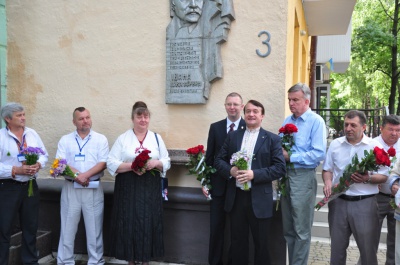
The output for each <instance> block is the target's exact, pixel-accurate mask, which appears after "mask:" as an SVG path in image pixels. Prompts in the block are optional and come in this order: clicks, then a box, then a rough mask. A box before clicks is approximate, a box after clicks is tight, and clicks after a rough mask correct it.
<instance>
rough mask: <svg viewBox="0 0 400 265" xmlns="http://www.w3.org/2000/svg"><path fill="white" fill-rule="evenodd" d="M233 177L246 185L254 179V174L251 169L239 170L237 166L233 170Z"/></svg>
mask: <svg viewBox="0 0 400 265" xmlns="http://www.w3.org/2000/svg"><path fill="white" fill-rule="evenodd" d="M231 176H232V177H234V178H236V180H237V181H238V182H239V183H240V184H243V185H244V184H245V183H246V182H248V181H251V180H252V179H254V172H253V170H251V169H247V170H239V169H238V167H237V166H234V167H232V168H231Z"/></svg>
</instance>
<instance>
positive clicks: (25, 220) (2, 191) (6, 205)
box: [0, 180, 40, 265]
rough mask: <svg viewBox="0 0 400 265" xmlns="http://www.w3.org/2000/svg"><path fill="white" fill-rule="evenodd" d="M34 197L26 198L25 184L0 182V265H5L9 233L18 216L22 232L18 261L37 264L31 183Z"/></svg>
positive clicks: (34, 200)
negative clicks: (19, 259) (19, 258)
mask: <svg viewBox="0 0 400 265" xmlns="http://www.w3.org/2000/svg"><path fill="white" fill-rule="evenodd" d="M33 192H34V196H32V197H28V185H27V184H26V185H21V184H16V183H12V182H10V181H4V180H0V264H1V265H7V264H8V252H9V248H10V238H11V231H12V229H13V227H14V225H15V223H14V220H15V218H16V216H17V214H19V222H20V225H21V230H22V246H21V260H22V263H23V264H32V265H37V264H38V256H37V251H36V232H37V229H38V219H39V218H38V216H39V200H40V198H39V190H38V186H37V183H36V180H33Z"/></svg>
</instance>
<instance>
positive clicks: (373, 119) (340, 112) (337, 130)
mask: <svg viewBox="0 0 400 265" xmlns="http://www.w3.org/2000/svg"><path fill="white" fill-rule="evenodd" d="M349 110H352V109H313V111H314V112H316V113H317V114H319V115H320V116H321V117H322V118H323V119H324V120H325V123H326V127H327V130H328V134H329V136H331V137H333V138H336V137H339V136H343V123H344V115H345V114H346V112H348V111H349ZM358 110H359V111H363V112H364V113H365V115H366V116H367V129H366V131H365V134H366V135H368V136H369V137H376V136H378V135H379V134H380V128H379V126H380V125H381V121H382V118H383V117H384V116H386V115H388V114H387V108H386V107H382V108H377V109H358Z"/></svg>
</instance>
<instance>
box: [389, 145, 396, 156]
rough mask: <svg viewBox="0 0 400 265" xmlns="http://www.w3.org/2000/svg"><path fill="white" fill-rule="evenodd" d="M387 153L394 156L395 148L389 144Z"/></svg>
mask: <svg viewBox="0 0 400 265" xmlns="http://www.w3.org/2000/svg"><path fill="white" fill-rule="evenodd" d="M388 154H389V156H391V157H393V156H396V149H394V148H393V146H391V147H390V148H389V150H388Z"/></svg>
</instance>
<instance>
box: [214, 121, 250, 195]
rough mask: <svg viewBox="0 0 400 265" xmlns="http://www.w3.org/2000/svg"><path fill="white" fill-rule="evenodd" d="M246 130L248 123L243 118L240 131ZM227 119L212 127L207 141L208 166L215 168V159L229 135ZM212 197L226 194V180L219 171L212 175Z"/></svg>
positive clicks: (215, 123)
mask: <svg viewBox="0 0 400 265" xmlns="http://www.w3.org/2000/svg"><path fill="white" fill-rule="evenodd" d="M241 127H243V128H246V123H245V122H244V120H243V119H242V118H241V119H240V122H239V129H240V128H241ZM226 131H227V123H226V118H225V119H223V120H220V121H217V122H214V123H213V124H211V125H210V130H209V132H208V139H207V149H206V164H207V165H208V166H214V160H215V157H216V156H217V155H218V152H219V150H220V149H221V147H222V145H223V144H224V141H225V139H226V136H227V135H228V133H227V132H226ZM211 187H212V189H211V195H214V196H223V195H224V194H225V188H226V179H224V178H221V176H219V174H218V171H217V172H216V173H215V174H213V175H211Z"/></svg>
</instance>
